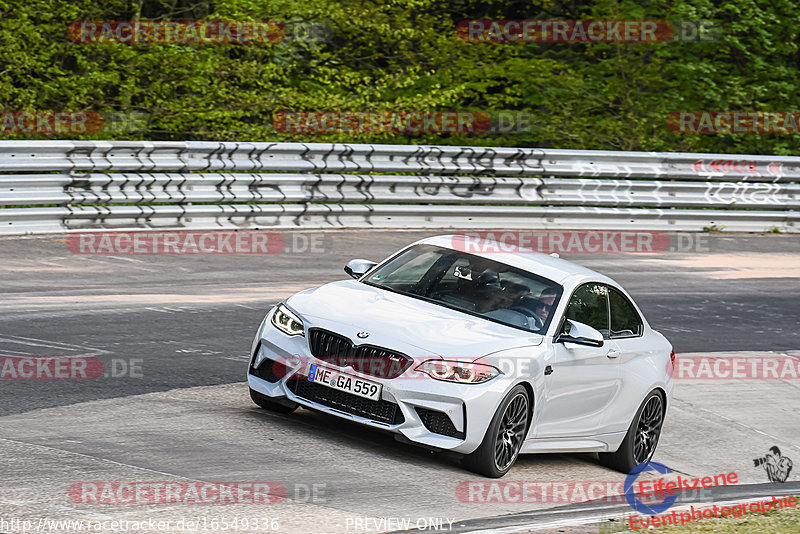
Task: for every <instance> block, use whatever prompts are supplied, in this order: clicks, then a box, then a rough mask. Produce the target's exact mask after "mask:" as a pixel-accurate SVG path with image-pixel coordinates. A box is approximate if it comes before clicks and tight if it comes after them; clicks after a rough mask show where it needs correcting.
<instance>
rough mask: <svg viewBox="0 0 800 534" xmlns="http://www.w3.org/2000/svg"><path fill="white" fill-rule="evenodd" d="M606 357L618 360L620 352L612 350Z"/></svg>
mask: <svg viewBox="0 0 800 534" xmlns="http://www.w3.org/2000/svg"><path fill="white" fill-rule="evenodd" d="M606 356H608V357H609V358H611V359H614V358H616V357H617V356H619V351H618V350H614V349H611V350H610V351H608V353H606Z"/></svg>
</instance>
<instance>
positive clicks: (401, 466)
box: [0, 230, 800, 533]
mask: <svg viewBox="0 0 800 534" xmlns="http://www.w3.org/2000/svg"><path fill="white" fill-rule="evenodd" d="M437 233H446V232H430V231H428V232H421V231H415V232H412V231H377V230H376V231H331V232H302V233H301V232H286V233H283V237H284V240H285V242H286V243H287V246H288V248H289V249H290V250H288V251H286V252H282V253H277V254H269V255H82V254H73V253H71V252H70V250H69V249H68V248H67V244H66V240H67V236H47V237H18V238H2V239H0V356H2V357H17V358H23V357H35V358H42V357H55V356H72V357H75V356H83V357H93V358H97V359H98V360H99V361H101V362H102V363H103V366H102V370H101V372H102V374H101V375H100V376H98V377H97V378H96V379H91V380H88V379H87V380H56V379H50V380H14V379H13V378H9V377H8V376H7V375H4V376H3V379H2V380H0V443H1V444H2V445H1V446H0V461H1V462H2V463H1V464H0V465H3V469H2V471H0V520H9V519H12V518H16V519H19V520H29V521H32V522H33V524H34V525H36V524H37V523H38V522H40V521H42V520H43V519H50V520H67V519H69V520H77V519H86V520H95V521H104V520H112V519H113V520H118V519H126V520H131V521H141V520H148V519H151V520H161V521H171V523H170V524H171V525H172V526H171V528H170V531H175V532H177V531H181V532H209V531H211V530H212V529H210V528H205V529H204V528H201V527H200V526H198V525H200V524H201V522H202V521H206V522H208V521H211V520H212V519H217V521H220V520H221V519H226V520H228V521H230V520H232V519H233V518H237V517H238V518H245V517H248V518H260V520H261V523H259V528H258V529H252V528H250V529H245V531H250V532H255V531H262V532H263V531H277V532H301V533H316V532H381V531H401V530H412V531H417V532H418V531H423V530H426V529H427V530H437V529H438V530H444V531H451V532H476V531H482V530H491V529H497V528H504V529H506V530H503V531H504V532H512V531H516V530H515V528H517V527H515V525H516V526H519V525H522V526H521V527H518V528H519V529H522V530H520V531H526V532H527V531H531V530H536V529H537V528H550V527H552V525H556V524H561V523H559V521H560V522H562V523H563V522H564V521H566V522H569V520H570V519H571V520H572V521H573V522H583V523H590V522H591V521H590V520H591V519H592V518H595V519H596V518H597V517H599V515H602V514H607V515H609V516H611V515H617V516H619V515H621V514H622V513H624V512H625V511H626V509H627V511H628V512H630V507H628V506H627V505H626V504H625V503H624V502H622V503H621V504H614V505H608V506H595V507H591V506H589V507H587V506H582V505H570V506H566V505H565V504H564V503H555V502H547V503H542V502H533V503H532V502H526V503H520V502H503V503H480V502H468V501H467V502H465V501H464V500H461V499H459V497H458V495H457V492H456V490H457V487H458V486H459V484H460V483H462V482H465V481H480V480H483V479H481V477H478V476H476V475H472V474H470V473H468V472H466V471H463V470H462V469H461V468H460V466H459V464H458V460H459V459H458V457H456V456H455V455H452V454H448V453H433V452H430V451H427V450H424V449H421V448H417V447H413V446H409V445H405V444H402V443H399V442H396V441H395V440H394V439H393V438H392V437H391V436H389V435H386V434H383V433H381V432H379V431H373V430H369V429H364V428H361V427H358V426H356V425H353V424H351V423H348V422H346V421H343V420H340V419H335V418H332V417H328V416H324V415H321V414H317V413H315V412H310V411H307V410H298V411H297V412H295V413H294V414H291V415H278V414H274V413H269V412H266V411H264V410H261V409H259V408H257V407H256V406H255V405H254V404H253V403H252V402H251V400H250V398H249V396H248V393H247V387H246V384H245V383H244V376H245V368H246V362H247V358H248V350H249V347H250V343H251V340H252V337H253V335H254V332H255V329H256V327H257V326H258V324H259V322H260V321H261V319H262V317H263V316H264V313H265V312H266V310H267V309H268V308H269V307H270V306H272V305H273V304H275V303H276V302H278V301H280V300H281V299H282V298H284V297H286V296H288V295H290V294H291V293H293V292H295V291H298V290H300V289H303V288H306V287H311V286H314V285H318V284H322V283H325V282H328V281H333V280H337V279H342V278H344V277H345V276H346V275H345V274H344V273H343V272H342V266H343V265H344V263H345V262H346V261H347V260H349V259H352V258H368V259H375V260H378V259H382V258H384V257H386V256H387V255H389V254H390V253H392V252H393V251H395V250H397V249H398V248H400V247H401V246H403V245H405V244H407V243H409V242H411V241H414V240H416V239H418V238H421V237H425V236H428V235H434V234H437ZM672 238H673V242H674V245H675V246H674V247H673V248H675V249H680V250H675V251H665V252H661V253H655V254H614V253H611V254H562V257H564V258H566V259H570V260H573V261H576V262H577V263H581V264H583V265H586V266H588V267H590V268H594V269H597V270H599V271H601V272H603V273H605V274H607V275H609V276H611V277H612V278H614V279H616V280H617V281H619V282H620V283H621V284H622V285H623V286H624V287H625V288H626V289H627V290H628V291H629V293H630V294H631V295H632V296H633V297H634V299H635V300H636V301H637V303H638V304H639V306H640V307H641V308H642V309H643V311H644V313H645V315H646V317H647V318H648V320H649V322H650V323H651V324H652V325H653V326H654V327H655V328H656V329H657V330H660V331H661V332H662V333H664V334H665V335H666V336H667V337H668V338H669V339H670V340H671V341H672V343H673V345H674V346H675V349H676V352H678V354H679V356H681V357H689V356H709V357H714V358H733V357H750V356H780V357H782V358H789V359H791V361H798V360H800V328H799V327H798V323H799V321H798V319H799V318H800V299H799V298H798V295H800V240H798V239H797V238H796V237H794V236H787V235H778V234H768V235H755V234H726V233H724V232H723V233H715V234H683V235H682V237H677V236H672ZM795 368H796V366H795ZM798 401H800V381H798V380H792V379H752V380H747V379H742V380H688V379H687V380H678V381H677V385H676V391H675V395H674V398H673V402H672V405H671V408H670V413H669V415H668V418H667V423H666V425H665V428H664V434H663V437H662V440H661V443H660V445H659V449H658V451H657V453H656V457H655V458H654V460H655V461H657V462H661V463H663V464H665V465H668V466H669V467H670V468H671V469H672V470H673V471H674V473H673V475H672V476H676V475H678V474H682V475H690V476H706V475H708V476H713V475H716V474H720V473H729V472H735V473H737V475H738V481H739V483H738V485H737V486H736V487H733V488H726V489H730V492H729V493H728V494H725V495H724V498H725V499H730V500H732V499H743V498H746V497H750V496H752V497H755V496H759V495H779V496H780V495H783V494H785V493H786V492H787V491H789V492H790V493H789V494H792V493H791V492H794V494H798V493H800V467H798V466H796V467H795V469H794V471H792V472H791V475H790V477H789V480H788V481H787V482H786V483H785V484H783V485H781V484H768V480H767V476H766V474H765V472H764V470H763V468H756V467H754V465H753V459H754V458H757V457H761V456H763V455H764V454H765V453H767V451H768V450H769V448H770V447H772V446H778V447H780V450H781V452H782V453H783V455H784V456H787V457H789V458H792V459H794V461H795V463H797V462H798V461H800V440H798V437H799V436H800V412H798V409H797V408H798V406H800V402H798ZM623 479H624V475H621V474H619V473H616V472H613V471H610V470H608V469H605V468H603V467H602V466H600V465H599V464H598V463H597V459H596V456H594V455H591V454H583V455H579V454H576V455H536V456H524V457H521V458H520V459H519V460H518V461H517V464H516V465H515V467H514V468H513V469H512V471H511V472H510V473H509V474H508V475H507V476H506V477H505V478H504V479H503V480H505V481H537V482H559V481H604V482H609V483H611V482H620V481H622V480H623ZM98 481H100V482H103V481H105V482H108V481H117V482H119V481H139V482H154V481H159V482H191V481H210V482H231V481H246V482H277V483H279V484H281V485H283V487H285V488H286V491H287V498H286V499H285V500H283V501H282V502H280V503H277V504H271V505H264V504H234V505H208V504H169V505H165V504H139V505H130V504H83V503H80V501H78V502H76V501H75V499H74V488H75V485H76V484H77V485H78V486H79V487H85V485H84V486H80V484H81V483H84V482H95V483H96V482H98ZM71 489H72V490H73V493H72V494H71ZM71 495H72V498H71ZM722 495H723V494H722V493H721V492H720V493H717V494H716V495H715V496H712V497H713V499H714V500H715V501H717V500H721V499H722V498H723V497H721V496H722ZM706 497H708V496H706ZM509 501H510V499H509ZM273 519H274V520H275V521H274V522H270V521H269V520H273ZM403 519H406V520H407V521H406V522H405V523H404V522H403ZM180 521H183V523H182V524H180V525H179V522H180ZM191 521H195V523H194V525H195V528H188V526H187V525H188V524H189V523H190V522H191ZM217 524H219V523H217ZM254 524H255V523H251V525H250V527H252V526H253V525H254ZM176 525H179V526H176ZM265 525H266V526H267V528H263V527H265ZM181 527H186V528H181ZM434 527H435V528H434ZM586 528H587V529H591V528H594V527H586ZM215 530H219V529H218V528H217V529H215ZM22 531H23V528H22V527H21V526H20V524H17V526H16V527H15V526H14V524H9V525H4V524H3V523H2V522H0V532H22ZM40 531H48V532H49V531H52V532H61V531H64V532H74V530H68V529H62V530H59V529H58V528H51V529H50V530H46V529H45V530H40ZM139 531H140V532H144V531H152V532H157V531H159V530H158V529H155V528H151V529H149V530H148V529H144V530H139ZM162 531H163V530H162ZM231 531H233V530H231ZM239 531H240V532H241V531H242V529H241V528H240V529H239ZM577 531H578V530H575V532H577ZM595 531H596V530H595Z"/></svg>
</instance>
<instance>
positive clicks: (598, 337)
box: [556, 319, 603, 347]
mask: <svg viewBox="0 0 800 534" xmlns="http://www.w3.org/2000/svg"><path fill="white" fill-rule="evenodd" d="M567 322H568V323H569V334H567V333H563V332H562V333H561V334H559V335H558V337H556V343H575V344H576V345H586V346H589V347H602V346H603V334H601V333H600V332H598V331H597V330H595V329H594V328H592V327H591V326H589V325H588V324H583V323H579V322H578V321H573V320H572V319H567Z"/></svg>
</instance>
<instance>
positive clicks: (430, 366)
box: [416, 360, 500, 384]
mask: <svg viewBox="0 0 800 534" xmlns="http://www.w3.org/2000/svg"><path fill="white" fill-rule="evenodd" d="M416 370H417V371H422V372H423V373H425V374H426V375H428V376H429V377H431V378H434V379H436V380H444V381H445V382H458V383H459V384H480V383H481V382H487V381H489V380H491V379H492V378H494V377H496V376H497V375H499V374H500V371H499V370H498V369H496V368H494V367H492V366H491V365H486V364H485V363H469V362H457V361H447V360H444V361H442V360H427V361H424V362H422V363H421V364H419V365H418V366H417V368H416Z"/></svg>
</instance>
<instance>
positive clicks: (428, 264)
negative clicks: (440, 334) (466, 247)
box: [363, 245, 562, 334]
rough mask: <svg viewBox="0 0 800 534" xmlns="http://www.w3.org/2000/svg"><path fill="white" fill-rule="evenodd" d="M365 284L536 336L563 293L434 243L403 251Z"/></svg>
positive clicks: (533, 277)
mask: <svg viewBox="0 0 800 534" xmlns="http://www.w3.org/2000/svg"><path fill="white" fill-rule="evenodd" d="M363 281H364V282H365V283H367V284H369V285H372V286H376V287H382V288H385V289H389V290H391V291H395V292H397V293H402V294H404V295H408V296H411V297H415V298H420V299H423V300H427V301H430V302H434V303H436V304H440V305H442V306H446V307H448V308H453V309H456V310H459V311H462V312H464V313H468V314H471V315H478V316H480V317H484V318H486V319H489V320H491V321H495V322H498V323H502V324H505V325H508V326H513V327H515V328H521V329H524V330H528V331H530V332H536V333H540V334H543V333H544V332H545V331H546V330H547V327H548V325H549V324H550V320H551V310H552V309H554V308H555V306H556V304H557V303H558V300H559V299H560V298H561V293H562V287H561V286H560V285H559V284H557V283H555V282H553V281H552V280H548V279H546V278H543V277H541V276H537V275H535V274H533V273H529V272H527V271H523V270H521V269H517V268H515V267H511V266H510V265H505V264H503V263H499V262H496V261H492V260H489V259H486V258H483V257H480V256H474V255H472V254H466V253H464V252H458V251H455V250H450V249H446V248H441V247H436V246H433V245H417V246H414V247H411V248H409V249H407V250H405V251H403V252H401V253H400V254H398V255H397V256H395V257H394V258H392V259H391V260H390V261H389V262H387V263H386V264H385V265H383V266H382V267H380V268H378V269H377V270H375V271H373V272H372V273H370V274H369V276H368V277H367V278H365V279H364V280H363Z"/></svg>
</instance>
